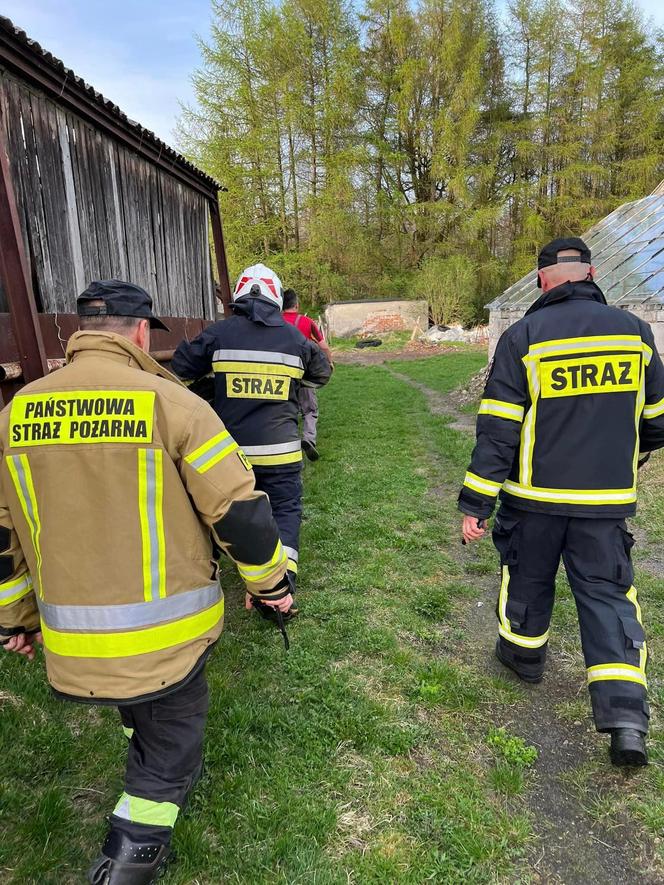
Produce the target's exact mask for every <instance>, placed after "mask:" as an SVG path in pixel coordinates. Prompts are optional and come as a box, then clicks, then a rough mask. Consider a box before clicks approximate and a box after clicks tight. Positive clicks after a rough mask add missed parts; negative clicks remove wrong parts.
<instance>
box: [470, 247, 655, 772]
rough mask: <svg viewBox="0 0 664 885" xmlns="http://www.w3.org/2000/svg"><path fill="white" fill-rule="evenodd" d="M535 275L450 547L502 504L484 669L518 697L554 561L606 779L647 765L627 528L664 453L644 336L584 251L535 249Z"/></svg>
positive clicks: (530, 666) (543, 623)
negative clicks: (569, 599) (499, 674)
mask: <svg viewBox="0 0 664 885" xmlns="http://www.w3.org/2000/svg"><path fill="white" fill-rule="evenodd" d="M538 268H539V271H538V285H539V286H540V287H541V288H542V290H543V294H542V295H541V297H540V298H539V299H538V300H537V301H536V302H535V303H534V304H533V305H532V307H531V308H530V309H529V310H528V312H527V313H526V316H525V317H524V318H523V319H521V320H520V321H518V322H517V323H515V324H514V325H513V326H511V328H509V329H508V330H507V331H506V332H505V333H504V334H503V336H502V337H501V339H500V341H499V342H498V346H497V348H496V354H495V358H494V361H493V366H492V368H491V372H490V375H489V379H488V381H487V385H486V389H485V392H484V398H483V399H482V402H481V404H480V409H479V415H478V418H477V442H476V445H475V449H474V452H473V455H472V460H471V463H470V467H469V470H468V472H467V474H466V477H465V480H464V484H463V488H462V490H461V493H460V495H459V509H460V510H461V511H462V512H463V513H464V514H466V516H465V518H464V521H463V533H464V538H465V540H466V541H473V540H476V539H477V538H479V537H481V536H482V535H483V534H484V521H485V520H486V519H487V518H488V517H489V516H490V515H491V513H492V512H493V508H494V505H495V501H496V497H497V496H498V494H500V499H501V503H500V509H499V511H498V514H497V516H496V520H495V525H494V529H493V540H494V543H495V545H496V547H497V549H498V551H499V553H500V559H501V566H502V583H501V589H500V595H499V600H498V606H497V614H498V621H499V626H498V631H499V638H498V643H497V646H496V654H497V656H498V658H499V660H500V661H501V662H502V663H503V664H505V665H506V666H508V667H510V668H511V669H512V670H514V671H515V672H516V673H517V674H518V675H519V676H520V677H521V678H522V679H523V680H525V681H528V682H539V681H540V680H541V679H542V676H543V674H544V664H545V659H546V649H547V644H548V639H549V622H550V618H551V612H552V609H553V602H554V590H555V578H556V572H557V570H558V566H559V562H560V559H561V557H562V559H563V562H564V565H565V569H566V571H567V576H568V578H569V582H570V585H571V588H572V592H573V593H574V596H575V599H576V603H577V609H578V612H579V620H580V627H581V640H582V645H583V653H584V657H585V662H586V667H587V673H588V685H589V689H590V695H591V699H592V705H593V713H594V718H595V724H596V727H597V729H598V731H602V732H610V733H611V758H612V761H613V762H614V763H615V764H618V765H628V764H645V763H646V762H647V755H646V748H645V735H646V733H647V729H648V718H649V710H648V704H647V699H646V690H647V685H646V672H645V667H646V660H647V648H646V639H645V634H644V630H643V625H642V622H641V610H640V607H639V603H638V601H637V593H636V588H635V587H634V584H633V578H634V572H633V568H632V563H631V556H630V549H631V547H632V544H633V543H634V541H633V538H632V536H631V535H630V533H629V532H628V530H627V527H626V524H625V517H628V516H631V515H632V514H633V513H634V512H635V509H636V476H637V470H638V466H639V463H640V462H642V461H643V459H644V458H645V457H646V453H649V452H650V451H652V450H654V449H657V448H660V447H662V446H664V366H663V365H662V361H661V359H660V357H659V355H658V353H657V350H656V347H655V344H654V339H653V334H652V330H651V329H650V327H649V325H648V324H647V323H645V322H643V321H642V320H640V319H638V318H637V317H635V316H634V315H633V314H631V313H629V312H627V311H625V310H620V309H618V308H615V307H609V306H607V303H606V299H605V298H604V295H603V294H602V292H601V290H600V289H599V287H598V286H597V285H596V284H595V283H594V282H593V276H594V270H595V269H594V268H593V267H592V266H591V256H590V251H589V249H588V247H587V246H586V244H585V243H584V242H583V240H580V239H578V238H569V239H558V240H554V241H553V242H551V243H549V244H548V246H546V247H545V248H544V249H542V251H541V252H540V255H539V261H538Z"/></svg>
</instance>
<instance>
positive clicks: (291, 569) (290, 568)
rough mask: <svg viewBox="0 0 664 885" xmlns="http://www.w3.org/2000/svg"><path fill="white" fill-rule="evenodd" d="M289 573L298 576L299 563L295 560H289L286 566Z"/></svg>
mask: <svg viewBox="0 0 664 885" xmlns="http://www.w3.org/2000/svg"><path fill="white" fill-rule="evenodd" d="M286 568H287V569H288V571H289V572H293V574H294V575H296V574H297V563H296V562H295V560H294V559H289V560H288V565H287V566H286Z"/></svg>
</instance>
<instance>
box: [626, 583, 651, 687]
mask: <svg viewBox="0 0 664 885" xmlns="http://www.w3.org/2000/svg"><path fill="white" fill-rule="evenodd" d="M627 598H628V599H629V601H630V602H631V603H632V605H633V606H634V611H635V612H636V620H637V621H638V622H639V624H641V626H642V627H643V621H642V619H641V606H640V605H639V600H638V599H637V596H636V587H635V586H634V585H632V586H631V587H630V588H629V590H628V591H627ZM647 661H648V643H647V642H645V641H644V643H643V647H642V648H640V649H639V667H640V669H641V670H643V672H644V673H645V672H646V663H647Z"/></svg>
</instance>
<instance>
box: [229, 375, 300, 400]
mask: <svg viewBox="0 0 664 885" xmlns="http://www.w3.org/2000/svg"><path fill="white" fill-rule="evenodd" d="M290 381H291V379H290V378H288V377H286V376H285V375H272V374H270V375H262V374H256V375H240V374H234V373H233V374H231V373H229V374H228V375H226V396H229V397H232V398H234V399H280V400H286V399H288V396H289V394H290Z"/></svg>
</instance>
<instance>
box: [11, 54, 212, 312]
mask: <svg viewBox="0 0 664 885" xmlns="http://www.w3.org/2000/svg"><path fill="white" fill-rule="evenodd" d="M0 116H1V120H2V125H3V126H4V129H5V134H6V137H7V143H8V147H9V154H10V164H11V169H12V178H13V181H14V188H15V191H16V200H17V203H18V207H19V213H20V216H21V226H22V229H23V238H24V243H25V248H26V254H27V256H28V259H29V261H30V266H31V271H32V279H33V286H34V291H35V295H36V297H37V301H38V306H39V310H40V311H41V312H43V313H74V312H75V310H76V296H77V295H78V294H79V292H81V291H82V290H83V289H84V288H85V287H86V286H87V284H88V283H89V282H90V280H94V279H111V278H115V279H124V280H129V281H131V282H133V283H138V284H139V285H141V286H143V287H144V288H145V289H147V290H148V292H149V293H150V294H151V295H152V297H153V299H154V301H155V309H156V312H157V313H158V314H160V315H161V316H171V317H200V318H202V319H214V318H215V316H216V300H215V297H214V290H213V281H212V268H211V261H210V249H209V240H208V222H209V219H208V204H207V200H206V199H205V197H204V196H202V195H201V194H199V193H197V192H196V191H194V190H192V189H190V188H188V187H186V185H183V184H181V183H180V182H179V181H178V180H177V179H175V178H172V177H171V176H170V175H168V173H167V172H164V171H163V170H161V169H158V168H157V167H156V166H153V165H152V164H151V163H149V162H148V161H147V160H144V159H143V158H141V157H139V156H138V155H137V154H135V153H133V152H132V151H130V150H128V149H127V148H126V147H124V146H123V145H122V144H120V143H119V142H116V141H114V140H113V139H111V138H109V137H107V136H106V135H104V134H102V133H100V132H98V131H97V130H95V129H94V128H93V127H92V126H91V125H89V124H88V123H86V122H84V121H83V120H82V119H80V118H79V117H77V116H76V115H74V114H72V113H70V112H69V111H66V110H65V109H64V108H62V107H58V106H57V105H56V104H55V102H53V101H51V100H50V99H48V98H46V97H45V96H44V95H41V94H39V93H37V92H35V91H34V90H33V89H31V88H29V87H28V86H27V85H26V84H24V83H23V82H22V81H20V80H18V79H16V78H15V77H14V76H12V75H11V74H9V73H7V72H6V71H3V70H0ZM7 310H8V307H7V303H6V299H5V298H4V294H3V292H2V288H1V283H0V313H3V312H6V311H7Z"/></svg>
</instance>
